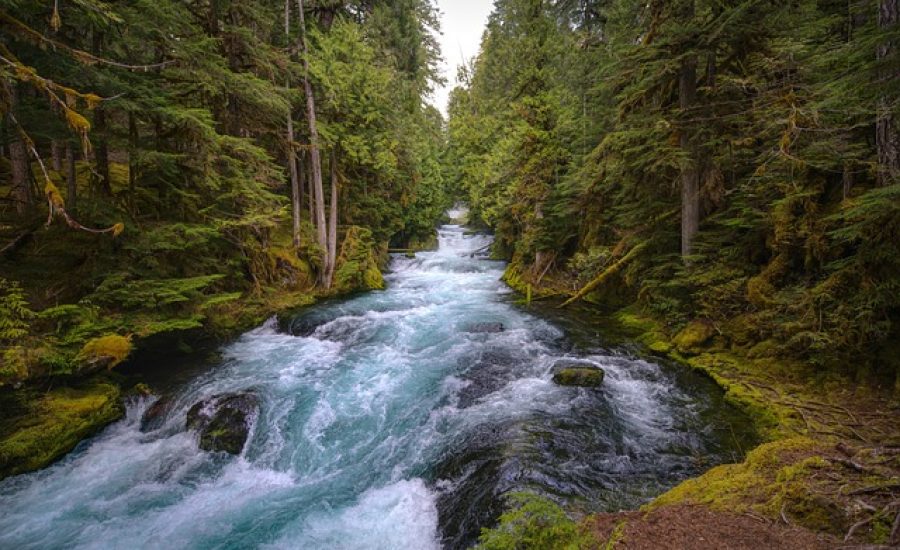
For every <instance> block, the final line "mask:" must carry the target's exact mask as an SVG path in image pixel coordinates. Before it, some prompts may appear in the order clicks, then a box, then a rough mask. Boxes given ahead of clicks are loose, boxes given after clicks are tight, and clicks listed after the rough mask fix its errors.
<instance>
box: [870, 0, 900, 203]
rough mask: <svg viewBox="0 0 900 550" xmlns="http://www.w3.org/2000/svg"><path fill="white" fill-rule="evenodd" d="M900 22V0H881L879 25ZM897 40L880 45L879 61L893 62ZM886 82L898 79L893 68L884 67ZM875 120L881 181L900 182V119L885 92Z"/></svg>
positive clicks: (891, 25)
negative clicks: (898, 126) (885, 68)
mask: <svg viewBox="0 0 900 550" xmlns="http://www.w3.org/2000/svg"><path fill="white" fill-rule="evenodd" d="M898 23H900V0H881V2H880V4H879V6H878V27H879V28H881V29H882V30H886V29H890V28H892V27H894V26H896V25H897V24H898ZM895 48H896V44H894V43H893V42H891V41H890V40H888V41H886V42H883V43H881V44H879V45H878V47H877V53H876V55H877V58H878V61H879V62H885V61H887V62H889V60H890V58H891V56H892V55H894V49H895ZM880 76H881V79H883V80H884V81H885V82H882V85H883V86H888V85H889V81H891V80H893V79H896V78H897V75H896V74H892V72H890V69H887V70H882V71H881V75H880ZM876 113H877V114H876V120H875V144H876V148H877V149H878V184H879V185H884V186H886V185H891V184H894V183H897V182H900V131H898V128H897V125H898V124H897V123H898V121H897V119H896V117H895V116H894V113H893V112H892V111H891V102H890V98H889V97H887V96H882V97H881V98H880V99H879V100H878V106H877V109H876Z"/></svg>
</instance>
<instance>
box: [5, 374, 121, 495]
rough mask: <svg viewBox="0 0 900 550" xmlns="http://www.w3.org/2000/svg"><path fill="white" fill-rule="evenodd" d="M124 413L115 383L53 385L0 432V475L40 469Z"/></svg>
mask: <svg viewBox="0 0 900 550" xmlns="http://www.w3.org/2000/svg"><path fill="white" fill-rule="evenodd" d="M123 414H124V407H123V406H122V403H121V400H120V392H119V388H118V386H115V385H113V384H111V383H108V382H94V383H89V384H86V385H84V386H81V387H77V388H56V389H54V390H52V391H50V392H48V393H47V394H45V395H43V396H41V397H40V398H38V399H36V400H35V401H34V402H33V403H31V405H30V410H29V411H27V414H25V415H22V416H21V417H20V418H18V419H17V420H15V421H12V422H11V423H10V424H7V425H5V426H4V429H3V433H2V435H0V478H3V477H7V476H10V475H14V474H20V473H24V472H29V471H32V470H37V469H39V468H43V467H45V466H47V465H49V464H50V463H52V462H53V461H55V460H56V459H58V458H60V457H62V456H63V455H64V454H66V453H68V452H69V451H71V450H72V449H73V448H74V447H75V445H77V444H78V442H79V441H81V440H82V439H84V438H85V437H88V436H90V435H93V434H95V433H97V432H98V431H99V430H100V429H101V428H103V427H104V426H106V425H107V424H109V423H111V422H113V421H115V420H118V419H119V418H121V417H122V415H123Z"/></svg>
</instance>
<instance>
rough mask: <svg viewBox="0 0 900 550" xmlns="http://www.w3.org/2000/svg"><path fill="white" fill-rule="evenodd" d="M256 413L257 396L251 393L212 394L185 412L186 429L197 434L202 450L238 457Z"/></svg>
mask: <svg viewBox="0 0 900 550" xmlns="http://www.w3.org/2000/svg"><path fill="white" fill-rule="evenodd" d="M258 414H259V397H258V396H257V395H256V394H255V393H253V392H241V393H231V394H223V395H215V396H213V397H210V398H208V399H204V400H203V401H200V402H198V403H196V404H194V406H192V407H191V408H190V409H189V410H188V413H187V421H186V425H187V428H188V429H189V430H197V431H198V432H199V434H200V441H199V445H200V448H201V449H203V450H204V451H210V452H216V451H224V452H226V453H230V454H233V455H237V454H241V451H243V450H244V444H245V443H246V442H247V437H248V436H249V434H250V429H251V428H252V427H253V422H254V421H255V419H256V417H257V416H258Z"/></svg>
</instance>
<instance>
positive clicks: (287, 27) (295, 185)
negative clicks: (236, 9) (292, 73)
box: [284, 0, 300, 248]
mask: <svg viewBox="0 0 900 550" xmlns="http://www.w3.org/2000/svg"><path fill="white" fill-rule="evenodd" d="M290 33H291V0H284V35H285V37H288V36H290ZM285 87H286V88H288V89H290V87H291V80H290V77H288V78H287V79H285ZM292 111H293V110H292V109H291V108H290V107H288V113H287V163H288V172H289V173H290V175H291V236H292V242H293V244H294V248H297V247H299V246H300V174H299V173H298V172H297V153H296V152H295V151H294V116H293V112H292Z"/></svg>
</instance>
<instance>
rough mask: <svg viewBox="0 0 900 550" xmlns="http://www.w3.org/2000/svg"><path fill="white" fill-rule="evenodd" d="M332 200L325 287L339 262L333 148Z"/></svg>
mask: <svg viewBox="0 0 900 550" xmlns="http://www.w3.org/2000/svg"><path fill="white" fill-rule="evenodd" d="M329 164H330V165H331V166H330V167H331V202H330V204H329V207H328V208H329V211H328V266H327V267H326V268H325V288H331V283H332V282H333V281H334V268H335V267H336V264H337V225H338V172H337V154H335V152H334V149H332V150H331V162H330V163H329Z"/></svg>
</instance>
